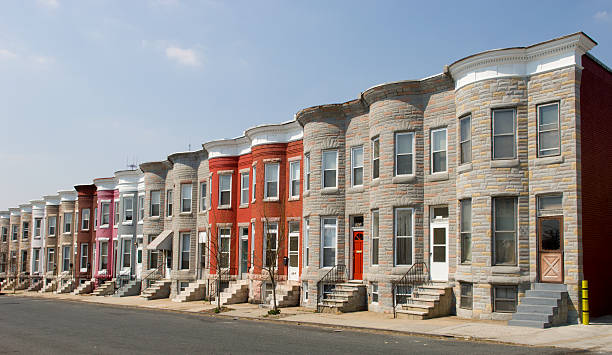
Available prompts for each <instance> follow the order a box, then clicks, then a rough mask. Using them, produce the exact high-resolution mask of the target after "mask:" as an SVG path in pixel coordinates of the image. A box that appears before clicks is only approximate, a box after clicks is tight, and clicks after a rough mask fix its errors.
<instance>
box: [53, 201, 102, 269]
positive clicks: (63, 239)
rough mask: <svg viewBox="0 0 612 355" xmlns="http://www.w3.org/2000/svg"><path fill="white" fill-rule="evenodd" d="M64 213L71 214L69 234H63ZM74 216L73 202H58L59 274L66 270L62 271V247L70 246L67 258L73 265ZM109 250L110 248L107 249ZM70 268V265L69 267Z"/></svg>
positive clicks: (57, 251)
mask: <svg viewBox="0 0 612 355" xmlns="http://www.w3.org/2000/svg"><path fill="white" fill-rule="evenodd" d="M65 213H72V217H71V218H72V221H71V226H70V232H69V233H64V222H65V220H64V214H65ZM75 214H76V208H75V201H62V202H60V206H59V217H58V219H57V220H58V224H59V227H58V228H59V229H58V230H57V234H58V243H57V250H56V253H57V264H56V265H57V272H58V273H59V274H61V273H62V272H66V271H68V270H64V269H63V260H64V247H65V246H70V256H69V257H68V259H69V260H70V261H69V263H73V265H74V250H73V249H74V245H73V242H74V230H75V228H76V224H75V217H76V216H75ZM109 249H110V247H109ZM69 266H70V265H69Z"/></svg>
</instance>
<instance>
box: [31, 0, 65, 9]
mask: <svg viewBox="0 0 612 355" xmlns="http://www.w3.org/2000/svg"><path fill="white" fill-rule="evenodd" d="M36 3H37V4H38V6H42V7H46V8H48V9H57V8H58V7H59V5H60V4H59V1H58V0H36Z"/></svg>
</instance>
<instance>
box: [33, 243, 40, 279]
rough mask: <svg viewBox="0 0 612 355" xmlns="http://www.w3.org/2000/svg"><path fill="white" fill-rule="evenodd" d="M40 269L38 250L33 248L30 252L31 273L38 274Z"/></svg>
mask: <svg viewBox="0 0 612 355" xmlns="http://www.w3.org/2000/svg"><path fill="white" fill-rule="evenodd" d="M39 267H40V249H38V248H35V249H33V250H32V273H33V274H38V272H39V271H40V270H39Z"/></svg>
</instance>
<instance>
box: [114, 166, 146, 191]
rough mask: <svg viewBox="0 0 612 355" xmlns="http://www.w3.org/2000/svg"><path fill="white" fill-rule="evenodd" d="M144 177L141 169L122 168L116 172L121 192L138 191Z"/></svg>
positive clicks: (118, 187)
mask: <svg viewBox="0 0 612 355" xmlns="http://www.w3.org/2000/svg"><path fill="white" fill-rule="evenodd" d="M143 178H144V174H143V172H142V171H141V170H140V169H138V170H122V171H117V172H116V173H115V180H116V181H117V189H118V190H119V192H128V191H137V190H138V185H139V183H140V182H141V180H142V179H143Z"/></svg>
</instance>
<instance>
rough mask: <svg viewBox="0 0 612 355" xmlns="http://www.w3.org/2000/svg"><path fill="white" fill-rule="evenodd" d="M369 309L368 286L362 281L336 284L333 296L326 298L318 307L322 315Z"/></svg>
mask: <svg viewBox="0 0 612 355" xmlns="http://www.w3.org/2000/svg"><path fill="white" fill-rule="evenodd" d="M367 309H368V296H367V289H366V285H364V283H363V281H361V280H351V281H348V282H343V283H339V284H336V285H335V287H334V290H333V292H332V293H331V294H329V295H326V296H324V298H323V300H322V302H321V303H320V304H318V305H317V311H318V312H321V313H347V312H357V311H365V310H367Z"/></svg>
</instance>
